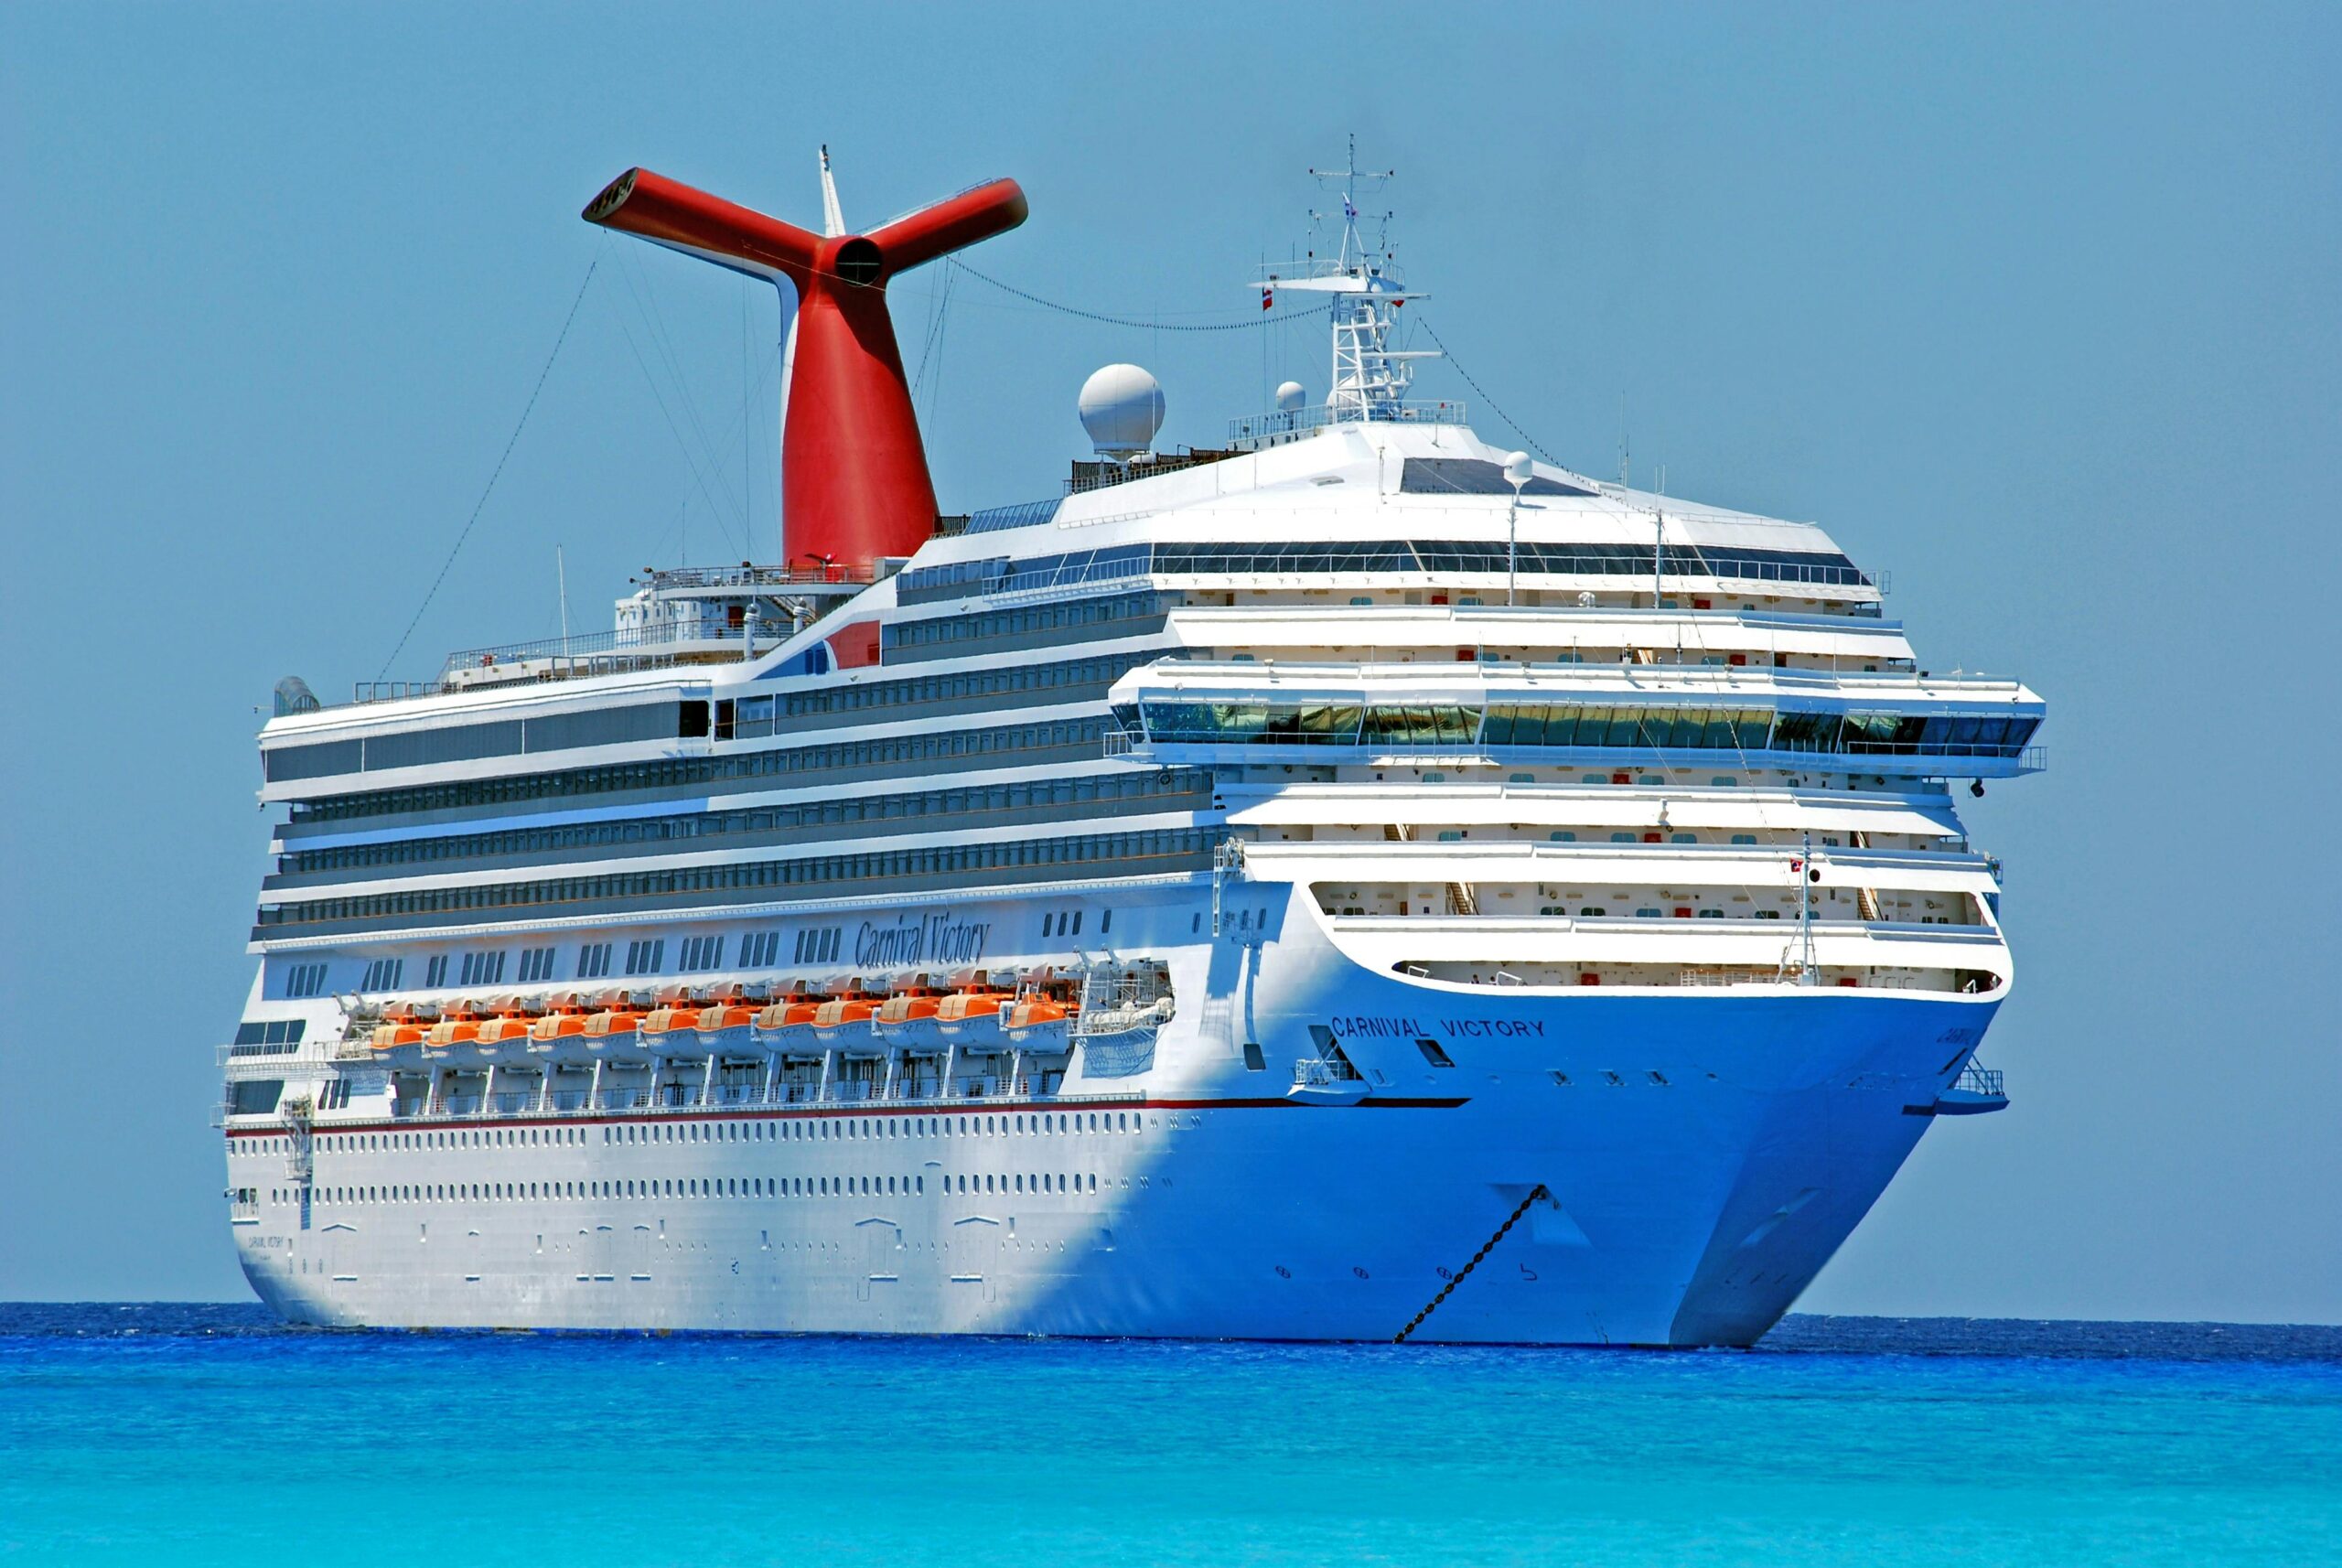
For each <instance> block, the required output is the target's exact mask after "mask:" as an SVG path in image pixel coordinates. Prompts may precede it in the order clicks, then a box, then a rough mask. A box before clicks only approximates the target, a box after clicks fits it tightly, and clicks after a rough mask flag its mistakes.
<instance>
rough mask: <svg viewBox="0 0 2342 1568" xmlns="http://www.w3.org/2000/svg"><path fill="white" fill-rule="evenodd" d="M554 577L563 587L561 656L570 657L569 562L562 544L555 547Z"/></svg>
mask: <svg viewBox="0 0 2342 1568" xmlns="http://www.w3.org/2000/svg"><path fill="white" fill-rule="evenodd" d="M553 582H554V583H555V584H556V585H558V586H559V587H560V589H561V656H562V657H563V658H564V659H566V658H568V657H569V563H568V562H567V561H566V560H564V559H563V557H562V553H561V546H560V545H558V544H556V545H554V546H553Z"/></svg>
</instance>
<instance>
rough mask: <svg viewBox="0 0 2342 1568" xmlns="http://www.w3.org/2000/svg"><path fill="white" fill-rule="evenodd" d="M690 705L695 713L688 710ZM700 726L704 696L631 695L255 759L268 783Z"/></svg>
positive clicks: (703, 728)
mask: <svg viewBox="0 0 2342 1568" xmlns="http://www.w3.org/2000/svg"><path fill="white" fill-rule="evenodd" d="M694 709H696V710H697V712H696V713H694V712H693V710H694ZM694 725H696V727H694ZM706 733H707V704H706V703H704V702H703V703H630V704H628V705H627V706H625V707H616V708H592V709H588V710H586V711H585V712H584V713H576V714H547V715H545V716H543V717H542V718H529V719H499V720H495V721H493V722H491V723H489V724H477V725H439V726H438V727H436V728H433V729H418V730H404V731H401V732H399V733H397V734H395V735H372V736H363V737H362V738H360V739H357V740H328V741H318V742H315V743H312V744H310V745H307V746H270V747H267V748H264V749H263V751H262V752H261V766H262V771H263V775H264V777H265V778H266V779H268V781H269V782H270V783H272V784H275V783H281V782H284V781H285V780H287V779H323V778H328V777H330V776H332V775H334V774H338V773H379V772H381V771H382V770H383V769H385V768H423V767H428V766H431V765H433V764H435V763H442V762H471V761H476V760H478V758H480V757H513V756H518V755H521V754H523V753H528V752H539V751H571V750H575V748H577V747H579V746H622V745H625V744H628V743H629V742H633V741H643V740H674V739H676V738H678V737H679V736H689V735H705V734H706Z"/></svg>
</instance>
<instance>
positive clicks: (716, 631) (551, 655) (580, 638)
mask: <svg viewBox="0 0 2342 1568" xmlns="http://www.w3.org/2000/svg"><path fill="white" fill-rule="evenodd" d="M746 636H747V628H744V627H726V626H721V625H717V626H710V625H708V624H707V623H706V622H704V621H700V622H684V623H681V624H671V625H664V626H647V627H639V628H632V627H630V628H626V629H624V630H619V631H589V632H580V633H575V634H573V635H571V636H568V637H540V638H533V639H530V640H528V641H525V642H504V643H498V644H496V645H494V646H492V647H488V648H459V649H457V650H455V651H454V652H452V653H450V654H448V655H447V660H446V663H445V664H443V665H442V666H441V667H440V670H439V675H440V679H441V680H442V681H445V680H446V677H448V676H450V675H453V674H455V673H456V672H457V671H475V670H478V671H485V670H493V669H495V668H497V667H499V666H500V665H505V664H521V663H526V662H528V661H530V660H556V661H558V660H569V659H584V658H588V657H593V656H596V655H601V654H608V653H634V652H638V651H639V652H649V651H651V650H656V649H661V648H665V647H669V646H671V645H673V644H677V643H692V644H696V645H699V646H701V647H707V646H710V645H723V644H729V645H731V646H732V647H734V648H738V647H739V646H740V644H741V642H742V640H743V639H745V638H746ZM789 637H790V628H789V623H788V622H787V621H781V620H775V621H765V620H759V621H757V646H759V647H769V646H776V645H778V644H779V643H781V642H783V641H786V640H787V639H789Z"/></svg>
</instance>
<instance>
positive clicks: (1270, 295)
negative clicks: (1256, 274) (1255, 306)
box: [1261, 288, 1277, 310]
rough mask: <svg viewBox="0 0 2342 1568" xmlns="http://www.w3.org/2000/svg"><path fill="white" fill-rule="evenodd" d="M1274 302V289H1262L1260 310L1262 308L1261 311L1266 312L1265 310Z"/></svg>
mask: <svg viewBox="0 0 2342 1568" xmlns="http://www.w3.org/2000/svg"><path fill="white" fill-rule="evenodd" d="M1276 302H1277V291H1276V290H1274V289H1273V288H1264V289H1262V291H1261V308H1262V310H1266V309H1268V308H1269V306H1273V305H1274V304H1275V303H1276Z"/></svg>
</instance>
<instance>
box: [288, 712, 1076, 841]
mask: <svg viewBox="0 0 2342 1568" xmlns="http://www.w3.org/2000/svg"><path fill="white" fill-rule="evenodd" d="M1104 731H1105V723H1104V721H1103V720H1102V719H1095V718H1079V719H1054V720H1051V721H1049V722H1047V723H1044V724H1023V725H996V726H993V727H989V728H983V729H959V730H942V731H933V732H929V733H925V734H919V735H900V736H878V737H876V738H873V739H865V740H847V741H833V742H831V743H829V744H827V745H824V746H794V747H790V748H789V749H787V750H774V751H751V752H745V753H742V754H740V755H738V756H735V757H670V758H666V759H663V760H661V761H657V762H626V763H615V764H611V765H609V766H607V767H602V768H568V769H564V771H562V772H559V773H520V774H512V775H510V776H508V777H505V778H501V779H464V780H462V781H460V782H456V783H447V784H418V785H414V786H413V787H411V788H408V789H374V790H369V791H367V792H365V793H363V794H356V795H339V796H334V797H331V798H329V799H326V800H302V801H296V802H295V803H294V806H293V811H292V815H293V820H294V821H295V822H347V821H350V820H352V819H356V818H363V817H383V816H403V815H406V814H408V813H410V812H421V811H460V810H463V809H465V808H467V807H473V806H501V805H510V804H514V803H517V802H521V801H527V800H557V799H561V798H564V797H568V796H576V795H599V794H607V793H611V792H614V791H621V790H636V789H696V788H701V787H704V786H706V785H711V784H723V783H731V782H734V781H736V780H741V779H773V778H785V777H788V776H790V775H794V774H820V773H831V772H845V771H849V770H852V769H857V768H898V767H899V768H920V767H927V768H931V767H935V766H937V765H940V764H948V763H950V762H951V760H953V759H960V758H975V759H980V760H982V761H984V762H986V763H989V764H993V765H996V766H1001V767H1009V766H1014V765H1016V764H1019V763H1023V762H1026V761H1039V760H1043V758H1040V757H1031V756H1029V755H1020V754H1030V753H1036V752H1047V751H1054V750H1062V749H1065V748H1069V747H1082V746H1088V745H1089V744H1090V743H1092V742H1094V741H1096V740H1097V739H1098V738H1099V736H1101V735H1102V734H1103V733H1104ZM809 781H810V780H809Z"/></svg>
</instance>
